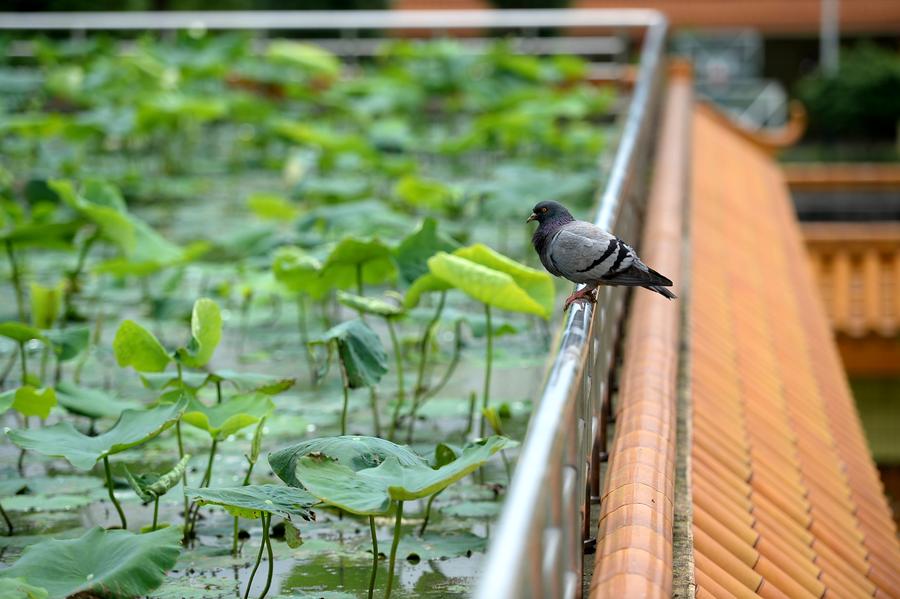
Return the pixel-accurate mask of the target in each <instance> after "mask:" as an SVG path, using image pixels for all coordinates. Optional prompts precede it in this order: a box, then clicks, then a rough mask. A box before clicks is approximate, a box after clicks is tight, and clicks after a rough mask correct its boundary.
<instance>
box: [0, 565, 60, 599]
mask: <svg viewBox="0 0 900 599" xmlns="http://www.w3.org/2000/svg"><path fill="white" fill-rule="evenodd" d="M0 576H2V571H0ZM49 596H50V594H49V593H48V592H47V589H44V588H41V587H36V586H32V585H30V584H28V583H27V582H25V580H24V579H22V578H0V597H4V598H5V599H47V597H49Z"/></svg>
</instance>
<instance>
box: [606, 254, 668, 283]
mask: <svg viewBox="0 0 900 599" xmlns="http://www.w3.org/2000/svg"><path fill="white" fill-rule="evenodd" d="M603 284H605V285H628V286H635V285H637V286H641V287H645V286H661V287H671V286H672V281H671V280H669V279H668V278H666V277H664V276H663V275H661V274H659V273H658V272H656V271H655V270H653V269H652V268H650V267H648V266H647V265H646V264H644V263H643V262H641V261H640V260H636V261H635V263H634V264H632V265H631V266H630V267H629V268H627V269H625V270H621V271H618V272H614V273H610V274H609V275H607V276H605V277H603Z"/></svg>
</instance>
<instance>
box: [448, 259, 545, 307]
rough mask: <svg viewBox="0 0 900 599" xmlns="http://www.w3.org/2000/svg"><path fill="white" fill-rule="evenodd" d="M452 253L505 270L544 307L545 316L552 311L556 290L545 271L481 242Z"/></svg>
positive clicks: (489, 266) (492, 267) (495, 268)
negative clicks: (507, 255) (496, 250)
mask: <svg viewBox="0 0 900 599" xmlns="http://www.w3.org/2000/svg"><path fill="white" fill-rule="evenodd" d="M453 254H454V255H455V256H459V257H461V258H466V259H467V260H471V261H472V262H475V263H477V264H481V265H483V266H487V267H488V268H491V269H493V270H499V271H500V272H505V273H506V274H508V275H509V276H511V277H512V278H513V280H514V281H515V282H516V285H518V286H519V287H521V288H522V289H524V290H525V292H526V293H527V294H528V295H529V296H530V297H532V298H534V300H535V301H537V303H539V304H540V305H541V306H543V307H544V309H545V310H546V314H547V315H546V316H545V318H547V317H549V315H550V314H551V313H552V312H553V300H554V298H555V295H556V292H555V290H554V288H553V279H552V278H551V277H550V275H549V274H547V273H546V272H544V271H542V270H536V269H534V268H530V267H528V266H525V265H524V264H519V263H518V262H516V261H515V260H513V259H511V258H508V257H506V256H504V255H503V254H500V253H498V252H495V251H494V250H492V249H491V248H489V247H487V246H486V245H483V244H481V243H476V244H474V245H470V246H468V247H464V248H460V249H458V250H456V251H455V252H453Z"/></svg>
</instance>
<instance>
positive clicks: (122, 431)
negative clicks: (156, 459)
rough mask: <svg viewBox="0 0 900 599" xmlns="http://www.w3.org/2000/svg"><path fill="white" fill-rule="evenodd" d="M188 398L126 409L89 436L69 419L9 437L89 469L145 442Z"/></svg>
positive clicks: (178, 413) (176, 414)
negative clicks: (146, 408) (109, 424)
mask: <svg viewBox="0 0 900 599" xmlns="http://www.w3.org/2000/svg"><path fill="white" fill-rule="evenodd" d="M187 404H188V400H187V398H186V397H183V396H182V397H181V398H180V399H179V401H178V402H176V403H172V404H162V405H159V406H157V407H155V408H152V409H150V410H125V411H124V412H122V414H121V416H119V419H118V420H117V421H116V423H115V424H114V425H113V426H112V428H110V429H109V430H108V431H106V432H105V433H102V434H100V435H97V436H96V437H89V436H87V435H84V434H82V433H80V432H78V430H76V429H75V427H74V426H72V425H71V424H70V423H68V422H60V423H59V424H54V425H53V426H45V427H42V428H38V429H24V430H8V431H7V432H6V434H7V436H8V437H9V438H10V440H11V441H12V442H13V443H15V444H16V445H18V446H19V447H21V448H22V449H28V450H32V451H36V452H37V453H41V454H44V455H47V456H51V457H62V458H65V459H66V460H68V461H69V463H70V464H72V465H73V466H75V467H76V468H78V469H80V470H89V469H90V468H91V467H92V466H93V465H94V464H95V463H96V462H97V460H99V459H100V458H102V457H105V456H109V455H113V454H116V453H120V452H122V451H125V450H127V449H130V448H132V447H136V446H138V445H141V444H143V443H146V442H147V441H149V440H150V439H152V438H154V437H156V436H157V435H159V434H160V433H162V432H163V431H164V430H166V429H167V428H169V427H170V426H172V425H173V424H175V421H176V420H178V418H179V417H180V416H181V413H182V412H183V411H184V409H185V408H186V407H187Z"/></svg>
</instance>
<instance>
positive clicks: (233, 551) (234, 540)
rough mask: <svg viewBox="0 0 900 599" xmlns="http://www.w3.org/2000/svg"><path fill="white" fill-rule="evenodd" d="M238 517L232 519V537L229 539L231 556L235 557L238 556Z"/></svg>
mask: <svg viewBox="0 0 900 599" xmlns="http://www.w3.org/2000/svg"><path fill="white" fill-rule="evenodd" d="M239 533H240V531H239V530H238V517H237V516H235V517H234V535H233V536H232V537H231V555H233V556H235V557H237V554H238V534H239Z"/></svg>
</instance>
